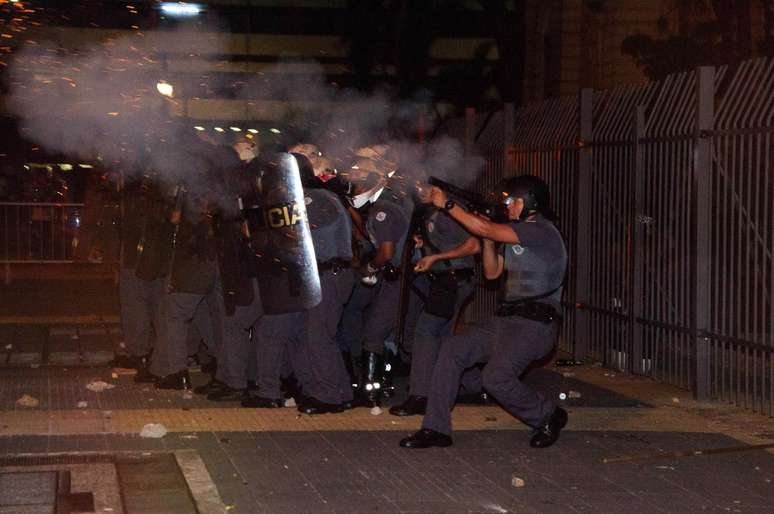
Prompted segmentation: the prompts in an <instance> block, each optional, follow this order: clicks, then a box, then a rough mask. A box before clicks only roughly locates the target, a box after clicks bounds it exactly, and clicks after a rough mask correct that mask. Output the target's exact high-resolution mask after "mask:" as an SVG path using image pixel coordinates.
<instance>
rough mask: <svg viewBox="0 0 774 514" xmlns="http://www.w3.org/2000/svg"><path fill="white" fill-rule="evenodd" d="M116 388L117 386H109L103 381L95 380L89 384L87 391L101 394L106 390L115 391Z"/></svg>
mask: <svg viewBox="0 0 774 514" xmlns="http://www.w3.org/2000/svg"><path fill="white" fill-rule="evenodd" d="M114 387H115V386H114V385H113V384H108V383H107V382H103V381H102V380H95V381H94V382H89V383H88V384H86V389H88V390H89V391H94V392H95V393H101V392H102V391H104V390H105V389H113V388H114Z"/></svg>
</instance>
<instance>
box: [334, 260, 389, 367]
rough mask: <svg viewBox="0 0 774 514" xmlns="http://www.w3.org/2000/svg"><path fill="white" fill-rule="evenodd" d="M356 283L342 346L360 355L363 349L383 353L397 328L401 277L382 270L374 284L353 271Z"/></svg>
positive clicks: (344, 317) (346, 313) (346, 310)
mask: <svg viewBox="0 0 774 514" xmlns="http://www.w3.org/2000/svg"><path fill="white" fill-rule="evenodd" d="M352 275H353V277H354V280H355V287H354V289H353V291H352V296H351V297H350V299H349V302H347V305H346V306H345V307H344V313H343V315H342V318H341V328H340V330H339V334H338V339H339V344H340V345H341V348H342V350H344V351H350V352H352V353H353V354H355V355H357V354H359V353H360V350H361V349H362V350H364V351H368V352H372V353H378V354H382V353H384V342H385V341H386V340H387V338H388V337H389V336H390V334H391V333H392V332H393V330H394V329H395V323H396V322H397V319H398V302H399V301H400V280H394V281H392V282H390V281H388V280H386V279H385V278H384V277H383V276H382V274H381V273H380V274H379V281H378V282H377V283H376V285H374V286H367V285H365V284H363V283H362V282H361V280H360V274H359V273H358V272H357V271H354V270H353V271H352Z"/></svg>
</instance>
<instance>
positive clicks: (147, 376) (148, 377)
mask: <svg viewBox="0 0 774 514" xmlns="http://www.w3.org/2000/svg"><path fill="white" fill-rule="evenodd" d="M159 380H161V377H157V376H156V375H154V374H153V373H151V372H150V371H148V368H147V367H145V366H143V367H140V368H137V374H136V375H135V376H134V383H135V384H155V383H156V382H158V381H159Z"/></svg>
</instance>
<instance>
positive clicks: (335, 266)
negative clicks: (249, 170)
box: [242, 153, 352, 414]
mask: <svg viewBox="0 0 774 514" xmlns="http://www.w3.org/2000/svg"><path fill="white" fill-rule="evenodd" d="M293 155H294V157H295V159H296V161H297V163H298V166H299V173H300V175H301V183H302V186H303V188H304V203H305V205H306V212H307V216H308V219H309V226H310V228H311V235H312V241H313V244H314V250H315V255H316V259H317V268H318V273H319V276H320V286H321V291H322V301H321V302H320V303H319V304H318V305H316V306H313V307H311V308H309V309H306V310H304V311H301V312H290V313H284V314H267V315H265V316H263V317H262V318H261V320H260V321H259V322H258V324H257V326H256V330H257V339H258V350H257V352H256V358H257V367H258V380H257V385H258V393H257V394H256V395H254V396H251V397H249V398H246V399H245V400H244V401H243V402H242V405H243V406H245V407H255V408H272V407H281V406H282V405H283V404H284V402H283V399H282V394H281V389H280V384H281V377H282V375H283V368H284V364H285V361H286V360H287V361H289V362H290V367H291V368H292V371H293V374H294V375H295V378H296V380H297V382H298V383H299V385H300V387H301V391H302V393H303V394H302V395H298V396H297V400H298V403H299V406H298V408H299V410H300V411H301V412H305V413H307V414H323V413H329V412H341V411H342V410H343V409H344V408H345V405H346V404H348V403H351V400H352V391H351V386H350V384H349V379H348V375H347V372H346V369H345V366H344V362H343V360H342V357H341V355H340V353H339V351H338V345H337V343H336V340H335V334H336V328H337V325H338V320H339V318H340V316H341V310H342V308H343V305H344V302H345V301H346V300H347V298H348V297H349V294H350V292H351V290H352V279H351V275H350V274H348V273H346V271H347V268H348V267H349V261H350V259H351V257H352V249H351V244H350V233H351V225H350V221H349V217H348V215H347V213H346V211H345V210H344V206H343V205H342V203H341V202H340V200H339V199H338V198H337V197H336V195H335V194H333V193H331V192H330V191H327V190H325V189H323V183H322V181H320V180H319V179H318V178H317V177H316V171H317V170H315V169H314V167H313V165H312V163H311V162H310V160H309V159H308V158H307V157H306V156H305V155H303V154H300V153H294V154H293Z"/></svg>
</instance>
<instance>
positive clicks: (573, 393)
mask: <svg viewBox="0 0 774 514" xmlns="http://www.w3.org/2000/svg"><path fill="white" fill-rule="evenodd" d="M567 397H568V398H580V397H581V394H580V393H579V392H578V391H570V392H568V393H567Z"/></svg>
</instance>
